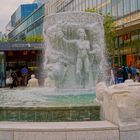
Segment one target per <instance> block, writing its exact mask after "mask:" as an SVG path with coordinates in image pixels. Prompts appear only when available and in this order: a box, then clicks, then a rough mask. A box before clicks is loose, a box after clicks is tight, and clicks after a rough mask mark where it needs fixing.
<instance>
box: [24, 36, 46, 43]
mask: <svg viewBox="0 0 140 140" xmlns="http://www.w3.org/2000/svg"><path fill="white" fill-rule="evenodd" d="M24 41H25V42H43V41H44V38H43V36H28V37H26V38H25V40H24Z"/></svg>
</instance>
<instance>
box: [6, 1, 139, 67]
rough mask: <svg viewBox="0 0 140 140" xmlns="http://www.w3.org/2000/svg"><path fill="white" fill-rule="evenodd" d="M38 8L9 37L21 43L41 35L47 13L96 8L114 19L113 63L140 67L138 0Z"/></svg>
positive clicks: (43, 4) (46, 4)
mask: <svg viewBox="0 0 140 140" xmlns="http://www.w3.org/2000/svg"><path fill="white" fill-rule="evenodd" d="M34 2H36V3H37V4H38V5H41V6H40V7H39V8H38V9H36V10H35V11H34V12H32V13H31V14H30V15H28V16H27V17H26V18H25V19H24V20H23V21H22V22H21V23H20V24H18V25H17V26H16V27H15V28H14V29H13V30H12V32H10V33H9V35H8V36H9V38H13V39H15V40H24V39H25V38H26V37H29V36H39V35H42V34H43V22H44V17H45V16H47V15H48V14H50V13H57V12H65V11H85V10H87V9H95V10H97V11H98V12H99V13H102V14H108V13H109V14H111V15H112V16H113V17H114V20H115V25H116V32H117V41H116V46H117V50H116V52H115V54H116V57H115V58H116V59H115V61H116V62H115V63H117V64H119V65H125V64H127V65H133V64H136V63H137V64H139V65H140V46H139V44H140V0H40V1H39V0H35V1H34Z"/></svg>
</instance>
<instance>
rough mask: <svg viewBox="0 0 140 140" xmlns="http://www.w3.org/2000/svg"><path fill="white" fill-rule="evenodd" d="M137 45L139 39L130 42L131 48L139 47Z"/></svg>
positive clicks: (139, 42)
mask: <svg viewBox="0 0 140 140" xmlns="http://www.w3.org/2000/svg"><path fill="white" fill-rule="evenodd" d="M139 45H140V40H139V39H135V40H133V41H132V42H131V46H132V47H139Z"/></svg>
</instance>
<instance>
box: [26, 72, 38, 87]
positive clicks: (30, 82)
mask: <svg viewBox="0 0 140 140" xmlns="http://www.w3.org/2000/svg"><path fill="white" fill-rule="evenodd" d="M38 86H39V83H38V79H37V78H35V75H34V74H32V75H31V79H30V80H28V84H27V87H38Z"/></svg>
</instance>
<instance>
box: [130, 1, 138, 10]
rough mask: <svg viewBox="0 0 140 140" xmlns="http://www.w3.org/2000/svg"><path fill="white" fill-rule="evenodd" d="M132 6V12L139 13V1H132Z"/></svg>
mask: <svg viewBox="0 0 140 140" xmlns="http://www.w3.org/2000/svg"><path fill="white" fill-rule="evenodd" d="M138 1H139V0H138ZM130 5H131V12H134V11H137V0H130Z"/></svg>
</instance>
